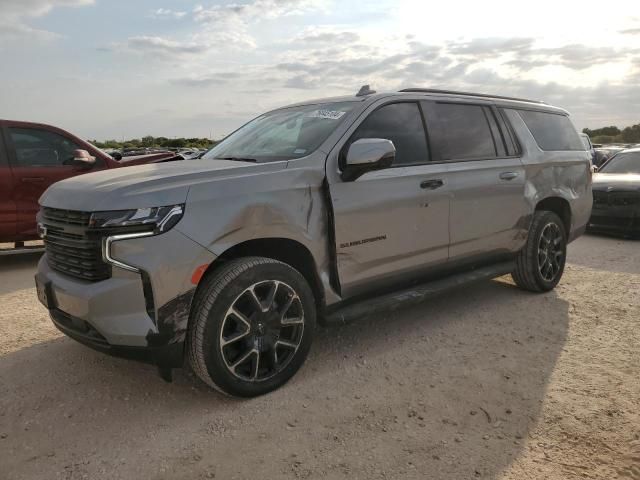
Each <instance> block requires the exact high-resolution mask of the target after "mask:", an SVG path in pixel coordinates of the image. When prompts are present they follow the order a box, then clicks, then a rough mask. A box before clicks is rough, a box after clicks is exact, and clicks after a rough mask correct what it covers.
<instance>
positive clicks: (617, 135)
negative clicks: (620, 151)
mask: <svg viewBox="0 0 640 480" xmlns="http://www.w3.org/2000/svg"><path fill="white" fill-rule="evenodd" d="M582 132H583V133H586V134H587V135H589V138H591V141H592V142H593V143H640V123H638V124H636V125H632V126H630V127H626V128H623V129H622V130H620V129H619V128H618V127H615V126H610V127H602V128H596V129H593V130H591V129H590V128H585V129H583V130H582Z"/></svg>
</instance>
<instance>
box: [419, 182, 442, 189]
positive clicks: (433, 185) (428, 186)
mask: <svg viewBox="0 0 640 480" xmlns="http://www.w3.org/2000/svg"><path fill="white" fill-rule="evenodd" d="M443 185H444V182H443V181H442V180H440V179H436V180H423V181H422V182H421V183H420V188H425V189H427V190H435V189H436V188H440V187H441V186H443Z"/></svg>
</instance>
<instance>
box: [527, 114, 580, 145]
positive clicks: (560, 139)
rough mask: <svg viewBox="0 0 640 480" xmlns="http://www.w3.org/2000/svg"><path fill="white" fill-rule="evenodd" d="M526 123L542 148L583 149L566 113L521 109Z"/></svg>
mask: <svg viewBox="0 0 640 480" xmlns="http://www.w3.org/2000/svg"><path fill="white" fill-rule="evenodd" d="M518 113H520V116H521V117H522V120H524V123H526V124H527V127H528V128H529V130H530V131H531V133H532V135H533V138H535V139H536V142H537V143H538V146H539V147H540V148H541V149H542V150H557V151H560V150H582V151H584V149H585V148H584V145H583V144H582V141H581V140H580V137H579V136H578V132H576V129H575V128H574V127H573V124H572V123H571V120H569V117H567V116H566V115H558V114H555V113H545V112H533V111H529V110H519V111H518Z"/></svg>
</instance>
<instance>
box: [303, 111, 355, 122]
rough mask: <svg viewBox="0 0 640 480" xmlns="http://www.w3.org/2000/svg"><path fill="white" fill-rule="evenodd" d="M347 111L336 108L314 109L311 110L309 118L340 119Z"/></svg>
mask: <svg viewBox="0 0 640 480" xmlns="http://www.w3.org/2000/svg"><path fill="white" fill-rule="evenodd" d="M345 113H347V112H341V111H336V110H314V111H313V112H310V113H309V114H308V115H307V117H309V118H326V119H327V120H339V119H340V118H342V116H343V115H344V114H345Z"/></svg>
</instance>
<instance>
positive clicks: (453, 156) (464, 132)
mask: <svg viewBox="0 0 640 480" xmlns="http://www.w3.org/2000/svg"><path fill="white" fill-rule="evenodd" d="M486 110H488V109H485V107H483V106H481V105H466V104H459V103H437V104H436V105H435V115H436V120H437V122H438V127H439V128H438V130H439V135H438V137H439V144H440V154H441V156H442V160H469V159H485V158H495V157H496V156H497V150H496V143H495V141H494V138H493V135H492V133H491V124H490V123H489V118H491V117H489V116H488V114H489V115H492V114H491V111H489V112H488V114H487V111H486ZM492 120H493V122H494V123H495V119H492Z"/></svg>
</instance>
